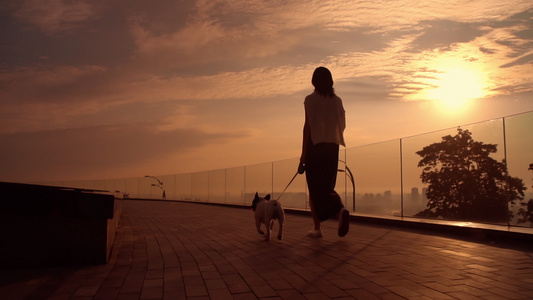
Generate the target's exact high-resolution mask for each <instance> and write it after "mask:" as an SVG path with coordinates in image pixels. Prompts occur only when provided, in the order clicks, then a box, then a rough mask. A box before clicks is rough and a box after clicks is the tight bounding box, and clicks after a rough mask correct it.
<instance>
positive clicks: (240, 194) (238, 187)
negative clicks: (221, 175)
mask: <svg viewBox="0 0 533 300" xmlns="http://www.w3.org/2000/svg"><path fill="white" fill-rule="evenodd" d="M244 170H245V167H238V168H230V169H227V170H226V203H232V204H244V205H247V204H248V203H247V202H245V199H244V172H245V171H244ZM251 203H252V202H251V200H250V204H251Z"/></svg>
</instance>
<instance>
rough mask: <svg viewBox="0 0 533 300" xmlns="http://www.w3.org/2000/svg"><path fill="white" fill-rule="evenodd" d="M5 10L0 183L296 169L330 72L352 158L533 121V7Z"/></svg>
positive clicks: (247, 1) (206, 3)
mask: <svg viewBox="0 0 533 300" xmlns="http://www.w3.org/2000/svg"><path fill="white" fill-rule="evenodd" d="M0 3H1V6H0V145H1V146H0V165H1V168H0V181H18V182H36V181H57V180H89V179H114V178H132V177H142V176H144V175H147V174H150V175H166V174H179V173H190V172H197V171H205V170H214V169H221V168H230V167H236V166H244V165H250V164H257V163H263V162H269V161H278V160H284V159H289V158H297V157H299V156H300V151H301V138H302V126H303V121H304V109H303V100H304V98H305V96H306V95H308V94H310V93H311V92H312V91H313V87H312V85H311V75H312V72H313V70H314V69H315V68H316V67H318V66H325V67H327V68H329V69H330V70H331V72H332V74H333V78H334V81H335V89H336V92H337V94H338V95H339V96H340V97H341V98H342V100H343V103H344V108H345V110H346V119H347V128H346V131H345V139H346V144H347V147H348V148H351V147H358V146H363V145H367V144H372V143H377V142H382V141H388V140H393V139H399V138H404V137H408V136H412V135H417V134H422V133H425V132H431V131H435V130H440V129H445V128H451V127H455V126H459V125H464V124H470V123H475V122H480V121H485V120H490V119H494V118H500V117H504V116H508V115H513V114H517V113H522V112H526V111H532V110H533V2H532V1H527V0H525V1H518V0H507V1H501V0H469V1H453V0H451V1H440V0H438V1H414V0H397V1H363V0H361V1H358V0H355V1H353V0H350V1H335V0H332V1H327V0H321V1H312V0H311V1H299V0H262V1H259V0H226V1H219V0H198V1H189V0H183V1H178V0H158V1H139V0H122V1H103V0H91V1H83V0H78V1H70V0H1V2H0ZM296 167H297V166H295V170H296Z"/></svg>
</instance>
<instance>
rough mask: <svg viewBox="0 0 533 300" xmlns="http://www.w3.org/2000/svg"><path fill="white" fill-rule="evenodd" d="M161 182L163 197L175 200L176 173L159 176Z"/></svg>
mask: <svg viewBox="0 0 533 300" xmlns="http://www.w3.org/2000/svg"><path fill="white" fill-rule="evenodd" d="M159 178H161V182H163V197H162V198H163V199H167V200H175V199H176V196H175V193H176V175H165V176H161V177H159Z"/></svg>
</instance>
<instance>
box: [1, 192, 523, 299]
mask: <svg viewBox="0 0 533 300" xmlns="http://www.w3.org/2000/svg"><path fill="white" fill-rule="evenodd" d="M350 225H351V227H350V232H349V233H348V235H347V236H346V237H343V238H341V237H338V236H337V233H336V232H337V230H336V227H337V222H336V221H335V220H330V221H326V222H324V223H323V231H324V237H322V238H320V239H317V238H310V237H308V236H307V235H306V234H307V231H308V230H309V229H310V228H311V226H312V221H311V218H310V217H309V216H307V215H302V214H287V216H286V221H285V235H284V239H283V240H281V241H279V240H277V239H273V240H272V241H270V242H265V241H264V240H263V238H262V236H260V235H259V234H257V232H256V231H255V227H254V217H253V213H252V212H251V211H250V210H244V209H241V208H236V207H224V206H214V205H202V204H197V203H184V202H170V201H169V202H163V201H124V203H123V212H122V217H121V221H120V224H119V227H118V231H117V236H116V239H115V244H114V248H113V251H112V254H111V258H110V261H109V263H108V264H106V265H98V266H79V267H76V266H70V267H56V268H43V269H15V270H0V295H1V297H0V298H2V299H80V300H81V299H290V300H296V299H332V298H334V299H532V298H533V250H532V248H531V247H528V245H527V244H526V245H524V244H522V243H517V244H513V243H512V242H511V243H509V242H505V243H499V242H493V243H491V242H490V241H488V240H485V241H480V240H476V241H469V240H467V239H465V238H458V237H453V236H443V235H442V234H428V232H426V231H424V232H421V231H418V230H409V229H405V228H402V229H400V228H395V227H390V226H376V225H368V224H365V223H361V222H353V221H352V223H351V224H350ZM274 230H275V231H276V230H277V224H276V225H275V226H274ZM274 237H275V235H274ZM35 251H39V249H38V245H36V249H35Z"/></svg>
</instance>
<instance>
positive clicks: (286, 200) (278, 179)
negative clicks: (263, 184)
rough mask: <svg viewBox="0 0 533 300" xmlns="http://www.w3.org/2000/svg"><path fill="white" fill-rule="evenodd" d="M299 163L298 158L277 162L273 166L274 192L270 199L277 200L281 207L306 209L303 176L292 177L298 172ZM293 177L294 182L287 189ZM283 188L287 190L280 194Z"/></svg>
mask: <svg viewBox="0 0 533 300" xmlns="http://www.w3.org/2000/svg"><path fill="white" fill-rule="evenodd" d="M299 162H300V159H299V158H298V159H297V158H294V159H287V160H282V161H277V162H274V164H273V169H274V176H273V180H274V192H273V193H272V198H273V199H279V200H280V202H281V203H282V206H283V207H286V208H298V209H307V208H308V205H307V185H306V181H305V174H302V175H300V174H298V175H296V177H294V176H295V174H296V171H297V170H298V164H299ZM293 177H294V180H293V181H292V183H291V184H290V185H289V186H288V187H287V185H288V184H289V183H290V182H291V179H292V178H293ZM285 188H287V190H286V191H285V192H284V193H283V194H281V193H282V192H283V190H284V189H285ZM280 196H281V198H280Z"/></svg>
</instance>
